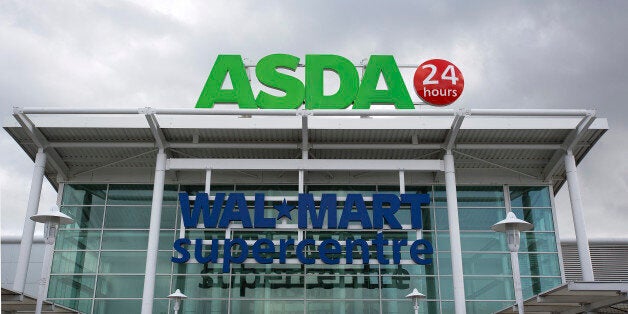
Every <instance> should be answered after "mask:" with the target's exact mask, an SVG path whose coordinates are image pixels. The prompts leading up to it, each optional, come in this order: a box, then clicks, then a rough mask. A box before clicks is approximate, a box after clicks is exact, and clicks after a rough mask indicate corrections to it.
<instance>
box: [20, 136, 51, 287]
mask: <svg viewBox="0 0 628 314" xmlns="http://www.w3.org/2000/svg"><path fill="white" fill-rule="evenodd" d="M45 168H46V153H45V152H44V150H43V149H42V148H39V150H37V155H36V157H35V167H34V169H33V178H32V179H31V191H30V194H29V195H28V206H27V207H26V217H25V218H24V228H23V229H22V242H21V243H20V255H19V257H18V259H17V269H16V270H15V279H14V281H13V290H15V291H17V292H19V293H24V285H25V284H26V273H27V272H28V263H29V261H30V257H31V247H32V246H33V234H34V232H35V222H34V221H32V220H31V219H30V217H31V216H33V215H35V214H37V209H38V208H39V198H40V196H41V186H42V184H43V181H44V170H45Z"/></svg>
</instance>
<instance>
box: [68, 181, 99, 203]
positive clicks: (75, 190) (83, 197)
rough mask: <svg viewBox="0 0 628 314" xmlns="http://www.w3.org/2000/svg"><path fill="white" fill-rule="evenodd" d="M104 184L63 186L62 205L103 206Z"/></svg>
mask: <svg viewBox="0 0 628 314" xmlns="http://www.w3.org/2000/svg"><path fill="white" fill-rule="evenodd" d="M106 194H107V185H106V184H66V185H64V186H63V200H62V201H61V203H62V204H63V205H103V204H105V195H106Z"/></svg>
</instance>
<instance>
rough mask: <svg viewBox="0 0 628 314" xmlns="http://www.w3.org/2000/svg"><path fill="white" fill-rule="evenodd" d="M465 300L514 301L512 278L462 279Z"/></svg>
mask: <svg viewBox="0 0 628 314" xmlns="http://www.w3.org/2000/svg"><path fill="white" fill-rule="evenodd" d="M464 291H465V296H466V298H467V300H514V299H515V294H514V291H513V283H512V277H485V276H479V277H470V276H465V277H464Z"/></svg>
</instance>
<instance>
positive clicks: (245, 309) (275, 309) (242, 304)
mask: <svg viewBox="0 0 628 314" xmlns="http://www.w3.org/2000/svg"><path fill="white" fill-rule="evenodd" d="M303 307H304V302H303V301H283V300H281V301H280V300H273V301H254V300H238V301H237V302H231V313H233V314H239V313H242V314H249V313H250V314H273V313H290V314H297V313H299V314H302V313H303ZM196 313H207V312H196ZM223 313H226V311H225V312H223Z"/></svg>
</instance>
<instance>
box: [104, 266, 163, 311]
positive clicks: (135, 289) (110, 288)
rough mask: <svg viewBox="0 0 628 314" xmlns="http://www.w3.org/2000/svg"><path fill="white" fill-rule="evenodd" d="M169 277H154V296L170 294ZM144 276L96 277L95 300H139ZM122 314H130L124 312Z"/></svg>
mask: <svg viewBox="0 0 628 314" xmlns="http://www.w3.org/2000/svg"><path fill="white" fill-rule="evenodd" d="M169 286H170V276H156V277H155V296H167V295H168V294H170V293H169V292H168V291H169ZM143 287H144V276H143V275H142V276H98V280H97V282H96V298H141V297H142V291H143ZM123 313H130V312H126V311H124V312H123Z"/></svg>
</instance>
